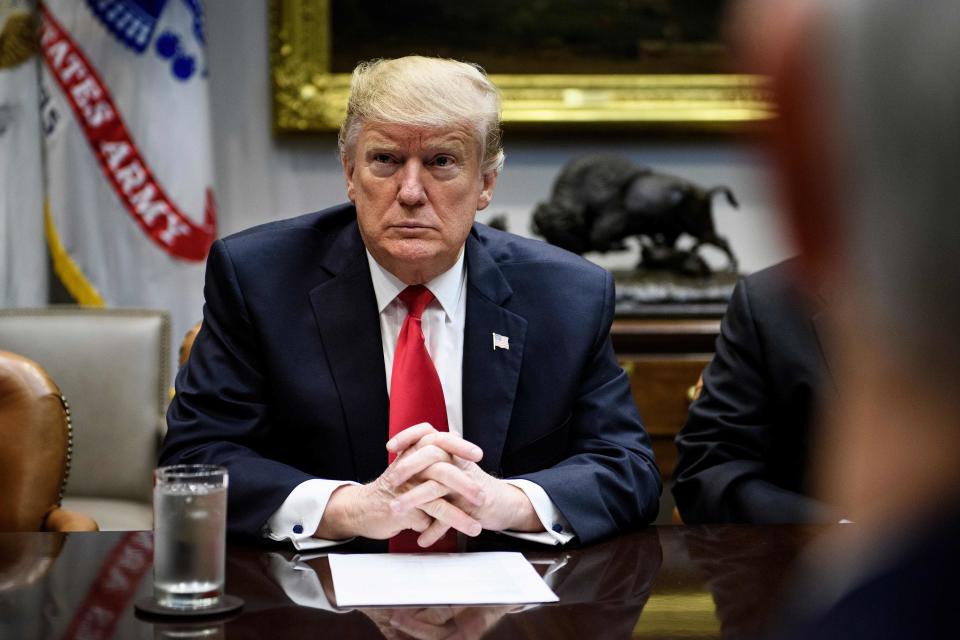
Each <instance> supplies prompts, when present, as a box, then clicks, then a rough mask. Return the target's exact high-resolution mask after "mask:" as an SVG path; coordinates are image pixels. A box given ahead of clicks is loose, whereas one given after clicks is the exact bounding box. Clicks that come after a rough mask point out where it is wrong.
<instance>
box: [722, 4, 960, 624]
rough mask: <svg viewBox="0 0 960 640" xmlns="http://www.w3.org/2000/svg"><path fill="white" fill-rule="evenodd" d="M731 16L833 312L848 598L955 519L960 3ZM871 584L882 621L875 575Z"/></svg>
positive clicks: (828, 488) (959, 415)
mask: <svg viewBox="0 0 960 640" xmlns="http://www.w3.org/2000/svg"><path fill="white" fill-rule="evenodd" d="M739 24H740V28H741V30H742V33H741V34H740V35H741V38H740V40H741V42H742V43H744V44H745V46H746V48H747V53H748V54H750V56H751V57H752V59H753V60H754V61H756V62H757V63H758V68H757V69H756V70H757V71H760V72H763V73H767V74H769V75H771V76H772V77H773V81H774V91H775V93H776V98H777V103H778V108H779V110H780V118H779V119H778V121H777V122H776V123H775V124H774V125H773V128H774V135H773V141H774V145H773V147H774V156H775V161H776V165H777V174H778V179H779V180H780V187H781V191H782V194H783V196H784V200H785V205H786V211H787V217H788V223H789V225H790V227H791V229H792V230H793V232H794V235H795V237H796V239H797V241H798V243H799V245H800V247H801V250H802V252H803V255H804V258H803V267H804V269H803V271H804V277H805V281H806V284H807V285H808V286H810V287H811V288H813V289H815V290H817V291H819V292H823V293H824V294H825V297H826V298H827V299H828V300H829V303H830V308H831V313H832V318H831V322H830V327H831V329H832V339H831V341H830V344H829V345H828V352H829V358H828V359H829V361H830V368H831V373H832V374H833V377H834V379H835V381H836V383H837V384H836V386H837V390H838V393H837V398H836V402H835V403H834V405H833V406H832V407H831V409H830V411H829V413H828V415H827V416H826V418H825V423H824V425H823V427H824V428H823V430H822V436H821V442H820V447H819V455H818V456H816V457H815V459H816V460H817V463H816V464H817V465H818V468H817V469H816V472H817V475H818V477H819V479H820V485H821V491H822V493H823V494H824V496H825V497H826V498H827V499H828V500H829V501H830V502H832V503H834V504H836V505H838V506H840V507H841V509H842V510H843V513H844V514H845V515H846V517H847V518H849V519H851V520H853V521H854V522H855V523H856V525H855V526H853V527H850V528H848V529H846V528H845V529H844V530H843V534H841V535H839V536H837V539H836V540H834V542H836V543H837V544H836V547H835V548H834V550H837V549H839V550H840V553H841V556H842V557H843V558H845V559H846V560H848V561H849V562H848V563H844V562H840V563H839V564H837V565H830V566H831V569H830V570H831V571H832V572H833V573H834V574H835V575H834V577H837V574H841V573H842V574H843V576H841V577H839V579H838V583H843V584H844V586H843V587H842V588H839V591H840V592H842V593H846V594H847V596H846V597H847V598H848V599H847V600H845V601H843V602H846V604H848V605H849V603H850V600H849V598H851V597H854V598H855V597H857V596H856V595H854V596H851V593H853V594H859V595H860V596H863V594H864V591H863V588H861V589H860V591H857V588H856V587H854V585H858V584H859V585H861V587H863V585H870V584H874V587H875V586H876V583H871V580H880V581H881V583H882V579H883V578H882V576H883V575H884V573H883V571H884V570H885V569H890V567H895V566H898V564H897V563H898V562H899V563H901V564H900V565H899V566H901V567H902V568H903V569H904V571H906V570H907V569H906V568H907V567H908V566H909V567H912V569H910V570H911V571H914V572H916V571H921V572H922V571H924V569H923V568H922V567H923V560H922V558H921V557H920V555H922V553H926V552H928V551H923V552H921V550H920V547H923V546H924V545H926V546H927V549H928V550H933V549H936V543H935V542H934V541H933V540H934V538H936V536H937V535H939V534H943V533H944V532H949V531H951V529H952V530H960V393H958V391H957V385H956V383H955V376H954V374H955V370H956V367H957V365H958V363H960V331H958V328H960V295H958V293H960V259H958V247H960V188H958V187H960V184H958V180H957V176H958V175H960V173H958V172H960V3H957V2H956V1H955V0H844V1H842V2H838V1H826V0H824V1H821V2H813V1H807V2H801V1H798V0H793V1H770V0H761V1H758V2H750V3H746V4H745V5H743V6H742V7H741V15H740V21H739ZM957 533H960V531H957ZM949 538H950V536H949V535H944V537H943V538H942V539H949ZM924 540H925V541H926V543H925V542H923V541H924ZM927 543H929V544H927ZM953 546H954V547H955V546H956V545H953ZM911 549H913V550H914V551H917V554H914V555H911V551H910V550H911ZM918 554H919V555H918ZM939 557H940V560H939V562H940V565H941V566H940V567H939V568H938V567H935V566H933V564H934V563H932V562H931V563H930V565H931V566H929V567H928V568H929V570H930V571H929V574H930V575H929V576H927V577H931V578H932V579H930V580H928V579H927V577H924V578H919V577H918V576H917V575H914V576H913V577H912V578H911V577H908V576H906V575H905V574H897V573H896V571H894V572H893V573H892V574H890V573H888V574H886V576H887V578H890V577H891V575H892V576H894V579H893V582H894V583H896V582H897V579H896V575H900V582H901V584H900V587H901V589H906V590H907V591H912V590H913V586H912V585H910V586H908V584H907V583H909V582H911V580H913V579H917V581H918V582H919V583H922V584H930V583H934V584H936V583H937V582H938V581H937V578H936V577H932V576H934V575H935V574H936V572H937V571H940V572H941V573H940V574H939V576H940V577H943V573H942V572H943V571H944V570H947V571H949V570H950V569H949V568H950V567H955V566H956V563H957V559H958V552H957V551H947V552H946V553H945V554H941V555H940V556H939ZM908 558H909V560H908ZM951 563H953V564H951ZM821 568H822V567H821ZM953 577H955V576H953ZM952 582H953V583H954V585H955V582H956V581H955V580H952ZM938 586H939V587H942V586H943V585H942V584H939V585H938ZM951 588H952V589H953V591H948V592H950V593H956V591H957V587H956V586H953V587H951ZM866 593H867V595H866V601H867V602H872V609H870V608H869V607H868V608H867V609H869V610H873V611H875V612H878V613H876V615H874V616H872V617H874V618H876V619H877V620H883V618H884V616H883V615H880V613H879V612H882V611H884V610H885V609H884V604H883V595H882V591H881V592H876V591H873V592H871V591H869V590H867V592H866ZM916 593H917V592H913V594H914V595H913V597H914V598H915V599H919V597H920V596H919V595H916ZM930 606H931V607H932V606H934V603H930ZM889 609H890V612H889V616H891V617H894V618H896V617H897V616H899V618H898V619H899V620H900V621H903V620H905V618H904V616H907V617H909V615H910V614H909V607H903V606H900V605H898V606H893V605H891V606H890V607H889ZM868 617H870V616H868ZM927 618H928V619H932V618H930V616H927ZM887 623H889V620H888V621H887ZM866 628H869V625H868V626H867V627H865V628H862V629H861V631H865V629H866ZM854 635H855V636H856V637H862V636H864V635H865V633H863V632H861V633H856V634H854ZM890 637H897V636H896V635H895V634H894V636H890Z"/></svg>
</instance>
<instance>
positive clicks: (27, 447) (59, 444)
mask: <svg viewBox="0 0 960 640" xmlns="http://www.w3.org/2000/svg"><path fill="white" fill-rule="evenodd" d="M72 447H73V434H72V425H71V422H70V410H69V407H68V405H67V402H66V400H65V399H64V397H63V395H62V394H61V393H60V389H58V388H57V385H56V384H54V382H53V380H51V379H50V376H48V375H47V374H46V372H45V371H44V370H43V369H42V368H41V367H40V366H39V365H37V364H36V363H35V362H33V361H31V360H28V359H27V358H24V357H22V356H19V355H17V354H14V353H9V352H6V351H0V531H96V530H97V523H96V522H95V521H94V520H93V519H92V518H90V517H89V516H86V515H84V514H81V513H76V512H73V511H68V510H66V509H63V508H61V507H60V502H61V500H62V499H63V491H64V488H65V486H66V484H67V478H68V476H69V473H70V462H71V458H72Z"/></svg>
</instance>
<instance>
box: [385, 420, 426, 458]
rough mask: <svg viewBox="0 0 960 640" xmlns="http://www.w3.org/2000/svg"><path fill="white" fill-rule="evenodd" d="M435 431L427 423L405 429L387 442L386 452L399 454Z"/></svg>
mask: <svg viewBox="0 0 960 640" xmlns="http://www.w3.org/2000/svg"><path fill="white" fill-rule="evenodd" d="M435 432H436V429H434V428H433V425H431V424H430V423H429V422H420V423H417V424H415V425H413V426H410V427H407V428H406V429H404V430H403V431H401V432H400V433H398V434H397V435H395V436H393V437H392V438H390V439H389V440H387V451H391V452H393V453H400V452H401V451H403V450H404V449H406V448H408V447H410V446H412V445H413V444H415V443H416V442H417V441H418V440H420V438H422V437H424V436H425V435H427V434H428V433H435Z"/></svg>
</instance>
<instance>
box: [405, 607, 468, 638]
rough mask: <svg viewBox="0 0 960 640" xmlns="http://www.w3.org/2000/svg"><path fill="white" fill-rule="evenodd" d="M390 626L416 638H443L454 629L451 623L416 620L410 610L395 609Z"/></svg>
mask: <svg viewBox="0 0 960 640" xmlns="http://www.w3.org/2000/svg"><path fill="white" fill-rule="evenodd" d="M390 626H392V627H393V628H394V629H396V630H398V631H400V632H401V633H403V634H406V636H407V637H410V638H415V639H416V640H443V639H444V638H447V637H449V636H450V634H451V633H452V632H453V631H454V628H453V625H452V624H450V625H449V626H448V624H447V623H441V624H432V623H430V622H425V621H423V620H418V619H417V618H416V617H415V616H414V615H413V613H412V612H407V611H403V610H397V611H396V612H395V613H394V614H393V615H392V616H391V617H390Z"/></svg>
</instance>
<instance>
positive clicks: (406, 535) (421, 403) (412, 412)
mask: <svg viewBox="0 0 960 640" xmlns="http://www.w3.org/2000/svg"><path fill="white" fill-rule="evenodd" d="M397 297H399V298H400V301H401V302H402V303H403V304H404V306H406V307H407V318H406V319H405V320H404V321H403V326H402V327H401V328H400V335H399V337H398V338H397V349H396V351H395V352H394V354H393V371H392V373H391V376H390V437H391V438H392V437H394V436H395V435H397V434H398V433H400V432H401V431H403V430H404V429H406V428H408V427H412V426H413V425H415V424H419V423H421V422H429V423H430V424H431V425H433V428H434V429H436V430H437V431H447V406H446V404H445V403H444V401H443V387H442V386H441V385H440V376H438V375H437V370H436V368H435V367H434V366H433V360H431V359H430V354H429V353H427V345H426V343H425V341H424V339H423V328H422V326H421V324H420V318H421V316H422V315H423V310H424V309H426V308H427V305H429V304H430V303H431V302H433V299H434V297H433V294H432V293H430V290H429V289H427V288H426V287H424V286H423V285H414V286H411V287H407V288H406V289H404V290H403V291H401V292H400V295H399V296H397ZM395 458H396V455H395V454H393V453H392V452H391V453H390V455H389V461H390V462H393V460H394V459H395ZM451 531H452V530H451ZM419 535H420V534H418V533H417V532H416V531H412V530H407V531H403V532H401V533H400V534H398V535H396V536H394V537H393V538H391V539H390V551H391V552H392V553H397V552H400V553H408V552H417V551H427V550H429V551H455V550H456V532H453V536H452V537H451V536H445V537H444V538H442V539H441V540H440V541H439V542H437V543H436V544H434V545H433V546H431V547H429V549H423V548H421V547H419V546H417V537H418V536H419ZM448 538H452V542H453V545H452V547H451V546H450V540H448Z"/></svg>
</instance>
